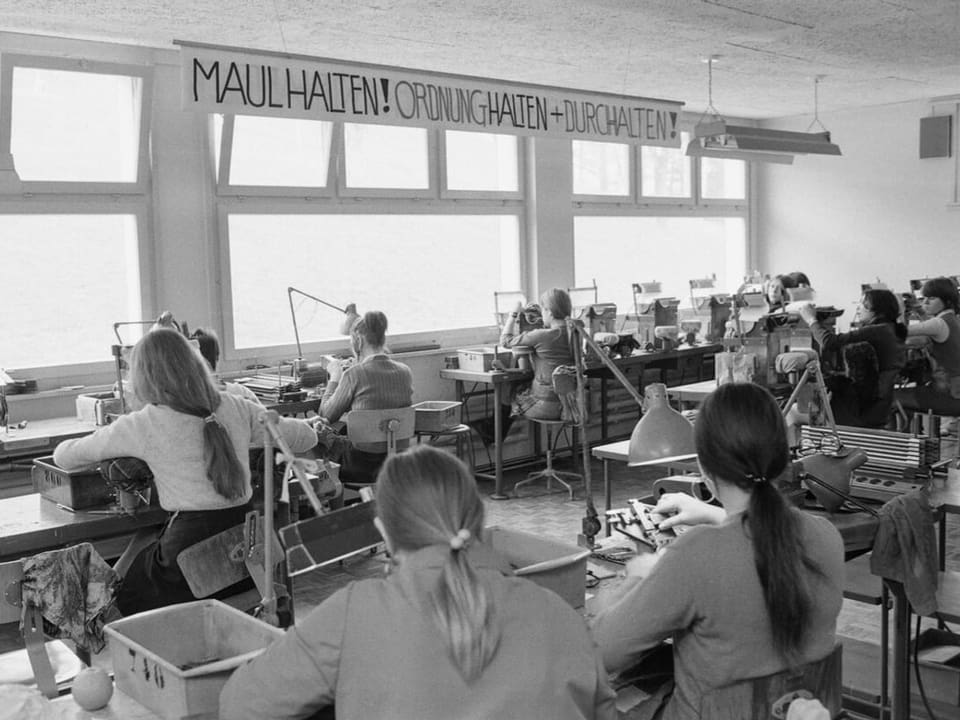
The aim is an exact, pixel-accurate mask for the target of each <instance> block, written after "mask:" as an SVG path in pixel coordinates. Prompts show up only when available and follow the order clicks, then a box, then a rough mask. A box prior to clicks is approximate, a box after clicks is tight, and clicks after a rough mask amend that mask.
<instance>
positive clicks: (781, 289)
mask: <svg viewBox="0 0 960 720" xmlns="http://www.w3.org/2000/svg"><path fill="white" fill-rule="evenodd" d="M791 290H803V291H804V292H803V295H805V296H807V299H809V298H810V296H812V295H813V288H812V287H810V278H808V277H807V275H806V273H802V272H799V271H795V272H791V273H786V274H784V275H774V276H773V277H772V278H770V279H769V280H767V281H766V282H765V283H764V284H763V292H764V296H765V297H766V300H767V306H768V309H769V310H770V312H773V311H774V310H782V309H783V308H785V307H786V306H787V303H788V302H790V297H789V295H790V291H791ZM798 294H799V293H798Z"/></svg>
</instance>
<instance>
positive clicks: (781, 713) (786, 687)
mask: <svg viewBox="0 0 960 720" xmlns="http://www.w3.org/2000/svg"><path fill="white" fill-rule="evenodd" d="M842 661H843V646H842V645H841V644H840V643H837V644H836V646H834V648H833V650H832V651H831V652H830V653H829V654H828V655H827V656H826V657H825V658H823V659H821V660H816V661H814V662H811V663H807V664H806V665H802V666H800V667H799V668H795V669H792V670H783V671H782V672H778V673H774V674H773V675H765V676H764V677H759V678H753V679H750V680H742V681H740V682H736V683H733V684H731V685H727V686H726V687H722V688H717V689H715V690H711V691H710V692H708V693H706V694H704V696H703V697H702V698H701V701H700V717H701V719H702V720H729V718H738V720H770V718H776V719H777V720H783V718H786V716H787V708H788V707H789V705H790V703H791V702H792V701H793V700H795V699H797V698H801V697H802V698H816V699H817V700H819V701H820V702H821V703H823V705H824V707H826V708H827V710H828V711H829V713H830V717H831V718H836V717H839V716H840V701H841V698H840V696H841V692H842V687H841V672H842V669H843V667H842V664H843V663H842Z"/></svg>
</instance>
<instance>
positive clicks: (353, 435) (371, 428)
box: [341, 407, 416, 490]
mask: <svg viewBox="0 0 960 720" xmlns="http://www.w3.org/2000/svg"><path fill="white" fill-rule="evenodd" d="M415 425H416V411H415V410H414V409H413V408H412V407H405V408H391V409H388V410H351V411H350V413H349V414H348V415H347V439H348V440H349V441H350V444H351V445H352V446H353V448H356V449H357V450H361V451H365V452H368V453H377V452H379V453H382V452H384V450H383V447H384V446H385V447H386V454H387V455H388V456H389V455H393V454H395V453H396V452H397V450H398V447H399V444H400V443H404V442H409V440H410V439H411V438H412V437H413V434H414V428H415ZM405 447H406V445H404V448H405ZM376 448H380V449H376ZM399 449H403V448H399ZM348 452H350V451H348ZM341 472H343V471H342V470H341ZM372 482H373V478H372V477H371V478H370V480H369V482H360V481H357V480H351V481H346V480H345V481H344V483H343V486H344V487H345V488H350V489H351V490H357V489H359V488H362V487H364V486H366V485H370V484H371V483H372Z"/></svg>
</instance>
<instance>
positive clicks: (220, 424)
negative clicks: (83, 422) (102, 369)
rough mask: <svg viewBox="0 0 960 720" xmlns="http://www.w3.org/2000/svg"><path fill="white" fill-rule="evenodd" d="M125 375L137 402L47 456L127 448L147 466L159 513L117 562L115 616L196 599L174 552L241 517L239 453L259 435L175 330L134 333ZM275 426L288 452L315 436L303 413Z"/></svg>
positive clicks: (255, 419)
mask: <svg viewBox="0 0 960 720" xmlns="http://www.w3.org/2000/svg"><path fill="white" fill-rule="evenodd" d="M130 379H131V383H132V386H133V390H134V393H135V394H136V396H137V397H138V398H139V399H140V400H141V401H142V402H143V404H144V405H143V407H142V408H140V409H139V410H137V411H135V412H132V413H129V414H127V415H123V416H121V417H119V418H118V419H117V420H116V421H114V422H113V423H112V424H110V425H107V426H105V427H102V428H100V429H98V430H97V431H96V432H95V433H94V434H93V435H89V436H87V437H83V438H77V439H74V440H66V441H64V442H62V443H60V444H59V445H58V446H57V448H56V450H55V451H54V454H53V458H54V462H56V464H57V465H59V466H60V467H62V468H64V469H66V470H75V469H79V468H81V467H84V466H88V465H92V464H94V463H97V462H100V461H102V460H107V459H109V458H115V457H127V456H129V457H135V458H140V459H141V460H143V461H144V462H145V463H146V464H147V465H148V466H149V467H150V470H151V471H152V473H153V478H154V483H155V485H156V490H157V495H158V497H159V501H160V506H161V507H162V508H163V509H164V510H166V511H167V512H168V513H169V516H168V518H167V522H166V524H165V525H164V527H163V529H162V530H161V531H160V535H159V537H157V538H156V539H153V540H152V541H151V542H149V544H147V545H146V547H144V548H143V549H140V550H139V552H137V553H136V554H135V555H133V556H132V557H125V558H124V559H123V562H122V563H118V567H117V570H118V572H120V573H121V574H122V575H123V584H122V587H121V589H120V593H119V595H118V598H117V607H118V608H119V609H120V612H122V613H124V614H125V615H127V614H130V613H135V612H140V611H142V610H149V609H152V608H156V607H162V606H164V605H170V604H173V603H178V602H185V601H188V600H194V599H196V598H195V597H194V595H193V593H192V592H191V590H190V587H189V586H188V584H187V581H186V579H185V578H184V576H183V573H182V572H181V571H180V568H179V566H178V565H177V556H178V555H179V554H180V551H181V550H183V549H185V548H187V547H189V546H191V545H193V544H195V543H197V542H199V541H200V540H204V539H206V538H208V537H211V536H213V535H216V534H217V533H219V532H221V531H223V530H226V529H228V528H231V527H233V526H234V525H239V524H241V523H242V522H243V520H244V516H245V514H246V512H247V511H248V510H249V509H251V508H250V500H251V496H252V492H253V491H252V488H251V485H250V467H249V461H248V452H247V451H248V448H249V447H250V446H251V444H256V442H257V441H258V440H259V439H260V438H261V437H262V435H263V427H262V425H261V423H260V420H261V417H262V415H263V412H264V409H263V406H261V405H259V404H256V403H253V402H251V401H249V400H245V399H243V398H240V397H238V396H236V395H231V394H229V393H227V392H225V391H222V390H219V389H218V387H217V385H216V383H215V381H214V379H213V376H212V375H211V372H210V369H209V367H208V366H207V363H206V362H205V361H204V359H203V358H202V357H201V355H200V353H199V352H197V351H196V350H195V349H194V348H193V347H192V346H191V345H190V343H189V342H188V341H187V339H186V338H185V337H183V335H181V334H180V333H179V332H177V331H176V330H170V329H165V328H160V329H156V330H152V331H150V332H149V333H147V334H146V335H144V336H143V338H142V339H141V340H140V341H139V342H138V343H137V344H136V346H135V347H134V348H133V352H132V354H131V357H130ZM279 429H280V432H281V434H282V435H283V437H284V439H285V440H286V441H287V443H288V444H289V445H290V447H291V449H292V450H293V451H294V452H303V451H305V450H309V449H310V448H311V447H313V446H314V445H315V444H316V442H317V436H316V433H315V432H314V431H313V428H312V427H311V426H310V425H309V424H308V423H307V422H306V421H304V420H295V419H291V418H280V419H279ZM131 555H132V554H131ZM235 590H236V589H235V588H233V587H231V588H227V589H226V590H224V591H223V592H222V593H221V594H223V595H228V594H231V593H233V592H235Z"/></svg>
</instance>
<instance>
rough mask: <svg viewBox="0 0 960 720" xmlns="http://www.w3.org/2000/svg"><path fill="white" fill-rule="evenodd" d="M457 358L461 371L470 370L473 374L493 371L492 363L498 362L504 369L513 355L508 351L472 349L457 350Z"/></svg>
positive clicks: (484, 348)
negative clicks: (496, 360)
mask: <svg viewBox="0 0 960 720" xmlns="http://www.w3.org/2000/svg"><path fill="white" fill-rule="evenodd" d="M457 358H458V361H459V363H460V369H461V370H472V371H474V372H490V370H492V369H493V361H494V360H495V359H498V360H500V362H501V363H502V364H503V366H504V367H508V366H509V364H510V360H511V359H512V358H513V353H511V352H510V351H509V350H503V349H498V348H492V347H473V348H462V349H460V350H457Z"/></svg>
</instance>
